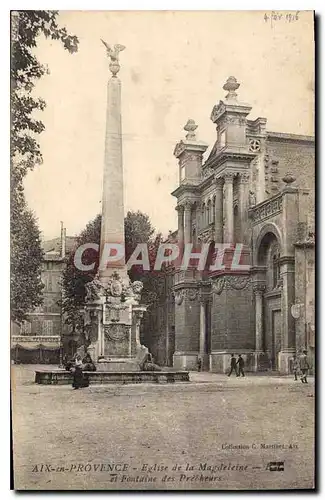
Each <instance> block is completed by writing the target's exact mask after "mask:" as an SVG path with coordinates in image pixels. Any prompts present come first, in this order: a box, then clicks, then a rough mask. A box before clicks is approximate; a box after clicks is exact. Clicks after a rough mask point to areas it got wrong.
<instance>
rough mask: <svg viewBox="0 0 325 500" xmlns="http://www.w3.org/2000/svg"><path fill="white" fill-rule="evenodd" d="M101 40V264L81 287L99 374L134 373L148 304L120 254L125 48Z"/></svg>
mask: <svg viewBox="0 0 325 500" xmlns="http://www.w3.org/2000/svg"><path fill="white" fill-rule="evenodd" d="M102 42H103V44H104V45H105V47H106V50H107V55H108V57H109V58H110V63H109V69H110V71H111V73H112V77H111V78H110V79H109V81H108V84H107V112H106V135H105V156H104V175H103V198H102V224H101V236H100V265H99V272H98V275H96V276H95V278H94V279H93V280H92V281H90V282H89V283H87V285H86V287H85V288H86V301H85V307H84V329H85V338H86V341H87V344H88V345H87V348H88V352H89V353H90V354H91V356H92V359H93V360H94V361H95V362H96V363H97V364H96V366H97V370H98V371H117V372H120V371H138V370H139V366H140V363H139V360H138V357H137V356H138V353H140V354H141V353H142V352H143V349H146V348H143V346H141V344H140V321H141V318H142V315H143V313H144V312H145V311H146V306H143V305H141V304H140V301H141V291H142V288H143V284H142V283H141V282H139V281H134V282H133V283H131V282H130V279H129V277H128V274H127V268H126V263H125V255H124V203H123V163H122V125H121V81H120V80H119V78H117V76H116V75H117V73H118V72H119V70H120V64H119V53H120V52H121V51H122V50H124V48H125V47H124V46H123V45H114V49H112V48H111V47H110V46H109V45H108V44H107V43H106V42H104V41H103V40H102ZM109 245H112V247H110V249H109V250H108V252H107V247H109ZM117 245H119V246H120V248H122V252H121V254H120V257H119V258H118V260H117V259H115V260H112V259H110V260H108V261H107V257H110V256H113V254H112V253H111V251H113V252H114V251H115V252H116V249H117ZM113 248H115V250H113ZM104 264H105V265H104ZM142 348H143V349H142ZM141 355H142V354H141Z"/></svg>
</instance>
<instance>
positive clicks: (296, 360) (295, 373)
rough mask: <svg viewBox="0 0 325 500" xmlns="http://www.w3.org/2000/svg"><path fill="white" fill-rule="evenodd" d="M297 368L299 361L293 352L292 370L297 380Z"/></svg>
mask: <svg viewBox="0 0 325 500" xmlns="http://www.w3.org/2000/svg"><path fill="white" fill-rule="evenodd" d="M299 368H300V366H299V361H298V359H297V356H296V355H295V354H294V355H293V359H292V371H293V374H294V376H295V380H298V373H299Z"/></svg>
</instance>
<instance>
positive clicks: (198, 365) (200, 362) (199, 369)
mask: <svg viewBox="0 0 325 500" xmlns="http://www.w3.org/2000/svg"><path fill="white" fill-rule="evenodd" d="M201 370H202V359H201V358H200V357H199V358H197V371H198V372H200V371H201Z"/></svg>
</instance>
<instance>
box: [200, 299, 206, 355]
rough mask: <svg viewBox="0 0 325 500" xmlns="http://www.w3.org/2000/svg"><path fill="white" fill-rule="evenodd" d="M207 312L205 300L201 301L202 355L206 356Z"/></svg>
mask: <svg viewBox="0 0 325 500" xmlns="http://www.w3.org/2000/svg"><path fill="white" fill-rule="evenodd" d="M205 330H206V310H205V301H204V299H201V300H200V344H199V345H200V347H199V350H200V355H201V357H203V356H204V354H205V352H206V346H205V339H206V331H205Z"/></svg>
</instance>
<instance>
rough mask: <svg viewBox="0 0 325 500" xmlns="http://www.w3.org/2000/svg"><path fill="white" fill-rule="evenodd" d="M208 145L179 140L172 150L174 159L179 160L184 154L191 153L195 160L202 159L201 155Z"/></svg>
mask: <svg viewBox="0 0 325 500" xmlns="http://www.w3.org/2000/svg"><path fill="white" fill-rule="evenodd" d="M207 148H208V144H205V143H204V142H196V140H195V142H193V141H188V140H185V141H183V140H181V141H180V142H178V143H177V144H176V146H175V149H174V155H175V156H176V158H179V157H180V156H181V155H182V154H183V153H184V152H187V151H188V152H191V154H193V155H195V158H197V157H200V156H201V157H202V154H203V153H204V152H205V151H206V150H207Z"/></svg>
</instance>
